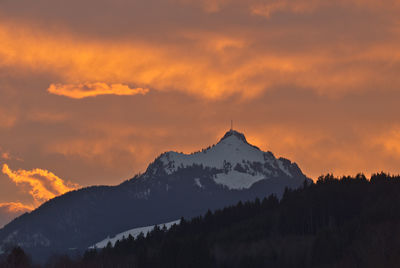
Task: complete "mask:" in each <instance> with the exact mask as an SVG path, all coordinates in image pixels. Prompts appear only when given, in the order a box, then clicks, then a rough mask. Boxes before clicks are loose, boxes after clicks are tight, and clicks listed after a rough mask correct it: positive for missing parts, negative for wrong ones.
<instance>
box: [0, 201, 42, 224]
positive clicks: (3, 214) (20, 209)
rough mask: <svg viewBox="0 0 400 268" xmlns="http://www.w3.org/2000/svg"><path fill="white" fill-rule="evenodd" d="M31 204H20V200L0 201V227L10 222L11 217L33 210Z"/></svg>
mask: <svg viewBox="0 0 400 268" xmlns="http://www.w3.org/2000/svg"><path fill="white" fill-rule="evenodd" d="M34 209H35V207H33V206H31V205H26V204H22V203H20V202H5V203H0V228H2V227H3V226H4V225H5V224H7V223H8V222H10V221H11V220H12V219H14V218H16V217H18V216H20V215H21V214H23V213H25V212H29V211H32V210H34Z"/></svg>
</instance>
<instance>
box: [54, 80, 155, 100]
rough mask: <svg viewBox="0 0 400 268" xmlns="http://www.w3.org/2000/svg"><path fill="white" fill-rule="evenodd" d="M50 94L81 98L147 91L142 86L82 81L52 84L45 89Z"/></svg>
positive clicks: (141, 93)
mask: <svg viewBox="0 0 400 268" xmlns="http://www.w3.org/2000/svg"><path fill="white" fill-rule="evenodd" d="M47 91H48V92H50V93H51V94H55V95H59V96H66V97H69V98H73V99H83V98H87V97H95V96H98V95H118V96H124V95H125V96H132V95H137V94H140V95H145V94H147V93H148V92H149V90H148V89H144V88H130V87H129V86H127V85H122V84H112V85H107V84H106V83H99V82H98V83H84V84H77V85H75V84H69V85H65V84H52V85H50V87H49V88H48V89H47Z"/></svg>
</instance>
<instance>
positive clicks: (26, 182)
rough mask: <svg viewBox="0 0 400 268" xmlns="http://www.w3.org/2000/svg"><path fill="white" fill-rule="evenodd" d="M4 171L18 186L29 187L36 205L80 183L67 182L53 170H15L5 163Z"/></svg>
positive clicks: (72, 188)
mask: <svg viewBox="0 0 400 268" xmlns="http://www.w3.org/2000/svg"><path fill="white" fill-rule="evenodd" d="M2 171H3V173H4V174H6V175H7V176H8V177H9V178H10V179H11V180H12V181H13V182H15V184H16V185H17V186H21V187H22V188H23V189H24V190H25V189H28V190H27V191H28V192H29V194H30V195H31V196H32V198H33V200H34V202H35V205H39V204H41V203H43V202H46V201H47V200H49V199H51V198H54V197H56V196H58V195H61V194H64V193H66V192H69V191H72V190H75V189H77V188H78V187H79V185H78V184H74V183H69V182H65V181H64V180H62V179H61V178H59V177H57V176H56V175H55V174H53V173H52V172H49V171H47V170H43V169H38V168H37V169H34V170H30V171H28V170H17V171H13V170H11V169H10V168H9V167H8V165H7V164H4V165H3V170H2Z"/></svg>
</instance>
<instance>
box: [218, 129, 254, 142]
mask: <svg viewBox="0 0 400 268" xmlns="http://www.w3.org/2000/svg"><path fill="white" fill-rule="evenodd" d="M231 136H234V137H236V138H238V139H239V140H241V141H243V142H244V143H248V142H247V140H246V137H245V136H244V134H243V133H240V132H239V131H236V130H233V129H230V130H229V131H228V132H226V133H225V135H224V136H223V137H222V139H221V140H220V141H219V142H221V141H223V140H225V139H227V138H229V137H231Z"/></svg>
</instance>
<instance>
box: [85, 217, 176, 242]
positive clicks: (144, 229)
mask: <svg viewBox="0 0 400 268" xmlns="http://www.w3.org/2000/svg"><path fill="white" fill-rule="evenodd" d="M180 222H181V220H176V221H171V222H167V223H162V224H157V226H159V227H160V228H163V226H165V228H167V229H170V228H171V227H172V226H173V225H174V224H179V223H180ZM155 226H156V225H151V226H144V227H138V228H134V229H131V230H128V231H125V232H122V233H119V234H117V235H115V236H114V237H112V238H110V237H107V238H106V239H104V240H102V241H100V242H98V243H96V244H95V245H93V246H91V247H89V248H105V247H107V244H108V243H111V245H112V246H114V245H115V243H116V242H117V241H118V240H122V239H124V238H128V237H129V235H131V236H132V237H134V238H136V237H138V235H139V234H141V233H143V234H144V235H145V236H146V235H147V234H148V233H149V232H150V231H152V230H153V229H154V227H155Z"/></svg>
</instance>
